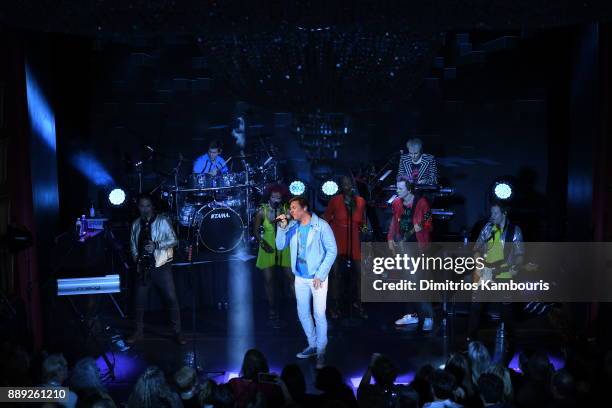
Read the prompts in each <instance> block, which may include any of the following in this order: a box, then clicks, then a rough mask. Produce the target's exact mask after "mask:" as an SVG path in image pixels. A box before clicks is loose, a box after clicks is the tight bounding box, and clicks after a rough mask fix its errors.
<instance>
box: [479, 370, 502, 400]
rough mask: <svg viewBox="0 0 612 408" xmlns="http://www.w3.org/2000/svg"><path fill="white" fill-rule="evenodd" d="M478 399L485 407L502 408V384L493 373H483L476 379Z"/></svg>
mask: <svg viewBox="0 0 612 408" xmlns="http://www.w3.org/2000/svg"><path fill="white" fill-rule="evenodd" d="M478 389H479V390H480V398H482V402H483V404H484V406H485V407H489V408H503V407H505V405H504V402H503V400H504V383H503V381H502V379H501V378H499V376H497V375H496V374H493V373H483V374H481V375H480V377H479V378H478Z"/></svg>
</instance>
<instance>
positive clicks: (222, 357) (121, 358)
mask: <svg viewBox="0 0 612 408" xmlns="http://www.w3.org/2000/svg"><path fill="white" fill-rule="evenodd" d="M367 308H368V313H369V318H368V319H367V320H362V319H348V318H344V319H338V320H331V319H329V320H328V322H329V331H328V333H329V345H328V349H327V364H329V365H333V366H336V367H338V368H340V370H341V372H342V373H343V374H344V376H345V380H346V382H347V383H348V384H350V385H351V386H354V387H356V386H357V385H358V383H359V379H360V377H361V375H362V374H363V372H364V370H365V368H366V367H367V365H368V362H369V361H370V356H371V354H372V353H374V352H379V353H383V354H386V355H388V356H389V357H391V358H392V359H393V360H394V361H395V362H396V364H398V366H399V367H400V378H399V381H400V382H410V380H411V379H412V377H413V375H414V373H415V371H416V370H417V369H418V368H420V367H421V366H423V365H425V364H432V365H434V366H436V367H437V366H440V365H442V364H443V363H444V361H445V360H446V357H447V356H448V355H449V353H450V352H453V351H458V350H464V349H465V327H466V324H467V319H466V316H465V315H464V314H463V313H459V312H458V313H457V316H455V317H452V316H451V317H449V318H448V319H447V320H446V323H447V324H446V328H445V327H444V325H443V323H444V320H442V319H441V318H438V319H436V322H435V329H434V331H433V332H431V333H423V332H421V331H420V330H418V329H417V328H416V327H414V326H410V327H403V328H397V327H395V326H394V324H393V321H394V320H395V319H396V318H398V317H400V315H401V313H402V312H403V310H404V306H403V305H401V304H400V305H398V304H368V305H367ZM458 309H460V308H459V307H458ZM282 310H283V312H282V316H281V317H282V321H283V325H282V327H280V328H273V327H271V326H270V324H269V323H268V321H267V319H266V316H267V313H266V305H265V303H263V302H256V303H255V304H254V305H251V306H249V305H247V304H246V303H243V304H242V305H241V304H236V305H229V308H228V309H227V310H225V309H223V308H222V310H218V309H214V310H211V309H206V310H198V311H197V315H196V321H197V324H196V330H195V332H194V330H193V327H192V321H193V316H192V313H191V310H189V309H183V310H182V321H183V330H184V332H185V336H186V338H187V340H188V343H187V345H185V346H180V345H178V344H176V343H174V342H173V340H172V339H171V337H170V333H169V330H168V328H167V327H166V325H165V314H164V313H163V312H161V311H160V312H154V313H149V314H147V317H146V338H145V340H143V341H142V342H140V343H138V344H136V345H134V346H133V347H131V348H130V349H129V350H127V351H118V350H117V348H116V347H110V345H108V346H106V351H107V353H106V355H107V356H108V358H109V360H110V361H111V362H112V363H113V364H114V374H115V379H114V380H111V379H110V378H108V377H107V379H106V381H107V385H108V388H109V390H110V391H111V393H112V394H113V395H114V396H116V397H117V398H118V399H119V400H122V399H125V398H127V397H128V394H129V392H130V390H131V388H132V386H133V384H134V382H135V381H136V379H137V377H138V375H139V374H140V373H142V371H143V370H144V368H145V367H146V366H147V365H157V366H159V367H161V368H162V369H163V370H164V371H166V372H167V373H172V372H174V371H176V370H177V369H178V368H180V367H181V366H183V365H190V366H193V365H194V357H195V359H196V361H197V365H198V366H199V367H201V368H202V370H203V373H202V375H203V376H208V377H211V378H213V379H215V380H216V381H218V382H225V381H227V380H228V379H229V378H231V377H232V376H236V375H238V373H239V372H240V364H241V361H242V357H243V355H244V352H245V351H246V350H248V349H250V348H257V349H259V350H261V351H262V352H263V353H264V354H265V355H266V357H267V359H268V362H269V365H270V368H271V370H272V371H274V372H276V373H280V371H281V370H282V368H283V367H284V366H285V365H286V364H288V363H292V362H297V363H298V364H299V365H300V367H301V368H302V370H303V372H304V375H305V377H306V381H307V384H308V388H309V390H310V391H311V392H314V386H313V384H314V376H315V367H314V360H313V359H311V360H298V359H296V357H295V354H296V353H297V352H298V351H300V350H302V349H303V348H304V347H305V346H306V341H305V337H304V335H303V332H302V329H301V326H300V324H299V322H298V321H297V316H296V312H295V306H294V305H290V304H287V305H285V307H284V308H283V309H282ZM436 315H437V316H441V309H440V308H439V307H438V309H437V310H436ZM105 323H107V324H108V326H109V327H111V328H112V332H116V333H121V334H122V335H125V336H126V335H127V334H129V332H130V330H131V321H129V320H128V319H120V318H117V317H114V316H108V318H107V319H106V321H105ZM496 325H497V324H496V323H495V322H488V323H487V325H486V327H485V328H484V329H483V330H482V331H481V338H482V339H483V341H484V342H485V344H486V345H487V346H488V347H489V350H490V351H491V354H492V355H493V352H494V346H495V333H496V331H495V329H496ZM560 338H561V336H559V333H558V332H557V331H556V330H554V329H553V328H552V327H551V325H550V323H549V320H548V318H547V317H545V316H538V317H533V318H530V319H527V320H524V321H522V322H520V323H519V324H518V327H517V336H516V345H517V351H518V350H521V349H522V348H526V347H529V348H538V349H545V350H547V351H548V352H549V354H550V356H551V359H552V361H553V363H554V364H555V365H556V366H561V365H562V363H563V362H562V358H561V357H560V356H561V346H562V345H561V344H560ZM107 344H108V343H107ZM516 360H517V357H516V355H515V356H514V359H513V362H512V363H511V367H514V368H516V367H517V362H516ZM98 365H99V367H100V369H101V371H102V374H108V369H107V366H106V364H105V362H104V360H103V359H102V358H101V357H100V358H98Z"/></svg>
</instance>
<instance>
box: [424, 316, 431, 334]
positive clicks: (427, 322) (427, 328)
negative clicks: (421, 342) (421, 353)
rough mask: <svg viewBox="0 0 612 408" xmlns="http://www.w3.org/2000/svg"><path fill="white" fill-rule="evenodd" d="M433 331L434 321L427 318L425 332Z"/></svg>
mask: <svg viewBox="0 0 612 408" xmlns="http://www.w3.org/2000/svg"><path fill="white" fill-rule="evenodd" d="M432 329H433V319H432V318H431V317H426V318H425V319H423V331H431V330H432Z"/></svg>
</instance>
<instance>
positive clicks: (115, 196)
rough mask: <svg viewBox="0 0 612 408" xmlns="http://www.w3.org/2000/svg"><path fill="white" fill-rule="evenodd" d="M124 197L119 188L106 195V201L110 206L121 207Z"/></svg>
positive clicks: (123, 192)
mask: <svg viewBox="0 0 612 408" xmlns="http://www.w3.org/2000/svg"><path fill="white" fill-rule="evenodd" d="M125 197H126V196H125V191H123V190H122V189H120V188H115V189H113V190H112V191H111V192H110V193H109V194H108V201H110V203H111V204H112V205H121V204H123V203H124V202H125Z"/></svg>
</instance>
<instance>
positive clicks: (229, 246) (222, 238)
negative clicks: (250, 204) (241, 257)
mask: <svg viewBox="0 0 612 408" xmlns="http://www.w3.org/2000/svg"><path fill="white" fill-rule="evenodd" d="M199 215H201V218H200V216H199ZM196 219H198V221H199V229H200V231H199V235H200V241H201V242H202V245H204V246H205V247H206V248H207V249H209V250H210V251H212V252H217V253H222V252H229V251H231V250H233V249H234V248H236V247H237V246H238V244H240V241H242V238H243V236H244V222H243V221H242V218H241V217H240V215H238V213H237V212H236V211H234V210H232V209H231V208H229V207H209V206H205V207H202V208H200V210H199V211H198V215H197V216H196Z"/></svg>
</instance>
